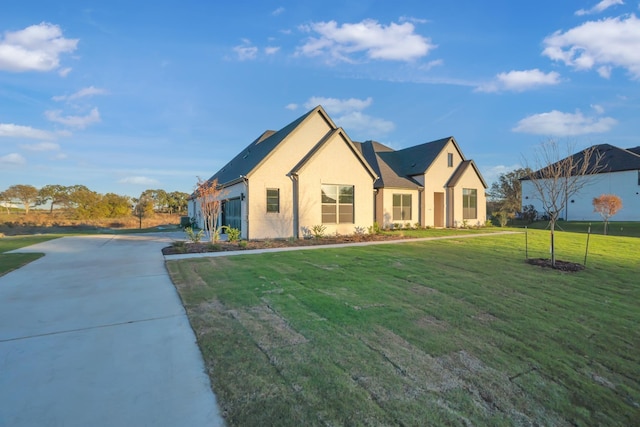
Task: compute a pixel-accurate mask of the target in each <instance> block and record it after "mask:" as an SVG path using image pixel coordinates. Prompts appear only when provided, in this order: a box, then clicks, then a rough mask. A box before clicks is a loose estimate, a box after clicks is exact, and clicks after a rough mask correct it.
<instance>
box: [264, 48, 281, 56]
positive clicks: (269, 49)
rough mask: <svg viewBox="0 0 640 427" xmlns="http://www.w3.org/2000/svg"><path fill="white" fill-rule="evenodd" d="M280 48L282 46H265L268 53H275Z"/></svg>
mask: <svg viewBox="0 0 640 427" xmlns="http://www.w3.org/2000/svg"><path fill="white" fill-rule="evenodd" d="M279 50H280V46H267V47H265V48H264V52H265V53H266V54H267V55H273V54H275V53H278V51H279Z"/></svg>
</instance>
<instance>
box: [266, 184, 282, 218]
mask: <svg viewBox="0 0 640 427" xmlns="http://www.w3.org/2000/svg"><path fill="white" fill-rule="evenodd" d="M270 191H275V192H276V203H275V204H274V203H273V202H272V203H269V192H270ZM271 198H273V195H272V196H271ZM265 201H266V211H267V213H280V189H279V188H267V191H266V200H265ZM274 205H275V208H276V210H269V207H270V206H271V207H273V206H274Z"/></svg>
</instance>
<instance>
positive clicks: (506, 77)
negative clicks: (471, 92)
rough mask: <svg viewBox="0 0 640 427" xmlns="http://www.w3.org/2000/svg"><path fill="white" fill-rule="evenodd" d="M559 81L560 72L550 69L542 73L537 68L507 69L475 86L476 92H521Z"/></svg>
mask: <svg viewBox="0 0 640 427" xmlns="http://www.w3.org/2000/svg"><path fill="white" fill-rule="evenodd" d="M558 83H560V74H559V73H557V72H555V71H551V72H550V73H546V74H545V73H544V72H542V71H540V70H539V69H537V68H535V69H533V70H524V71H515V70H513V71H509V72H508V73H500V74H498V75H496V78H495V80H494V81H492V82H490V83H487V84H483V85H480V86H478V87H477V88H476V91H478V92H500V91H513V92H523V91H525V90H529V89H534V88H536V87H539V86H549V85H557V84H558Z"/></svg>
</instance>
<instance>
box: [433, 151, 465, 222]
mask: <svg viewBox="0 0 640 427" xmlns="http://www.w3.org/2000/svg"><path fill="white" fill-rule="evenodd" d="M448 153H451V154H453V167H449V166H447V165H448V158H447V154H448ZM462 161H463V159H462V157H461V156H460V153H458V150H457V149H456V147H455V145H454V144H453V142H451V141H449V143H448V144H447V145H446V146H445V147H444V148H443V149H442V151H441V152H440V154H439V155H438V157H436V159H435V160H434V161H433V163H432V164H431V166H430V167H429V169H428V170H427V173H426V174H425V177H424V201H425V224H424V225H425V226H430V227H431V226H433V225H434V202H433V201H434V193H445V197H444V212H445V213H444V215H445V216H444V217H445V220H446V223H445V226H446V227H453V226H454V224H453V222H452V218H451V217H450V215H447V212H450V209H451V206H450V203H452V201H451V200H450V198H449V197H447V191H446V190H447V189H446V184H447V182H448V181H449V179H450V178H451V175H453V173H454V172H455V171H456V169H457V168H458V166H459V165H460V163H462Z"/></svg>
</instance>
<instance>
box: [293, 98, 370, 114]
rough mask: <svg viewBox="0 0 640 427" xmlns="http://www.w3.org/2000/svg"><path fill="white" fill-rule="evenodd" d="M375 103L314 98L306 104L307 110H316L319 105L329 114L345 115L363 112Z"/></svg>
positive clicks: (361, 100) (366, 100)
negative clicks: (352, 112)
mask: <svg viewBox="0 0 640 427" xmlns="http://www.w3.org/2000/svg"><path fill="white" fill-rule="evenodd" d="M372 103H373V98H371V97H369V98H367V99H357V98H349V99H338V98H325V97H322V96H312V97H311V98H309V100H308V101H307V102H305V104H304V106H305V108H314V107H315V106H317V105H322V107H323V108H324V109H325V110H327V113H329V114H343V113H345V112H351V111H361V110H364V109H365V108H367V107H369V106H370V105H371V104H372Z"/></svg>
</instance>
